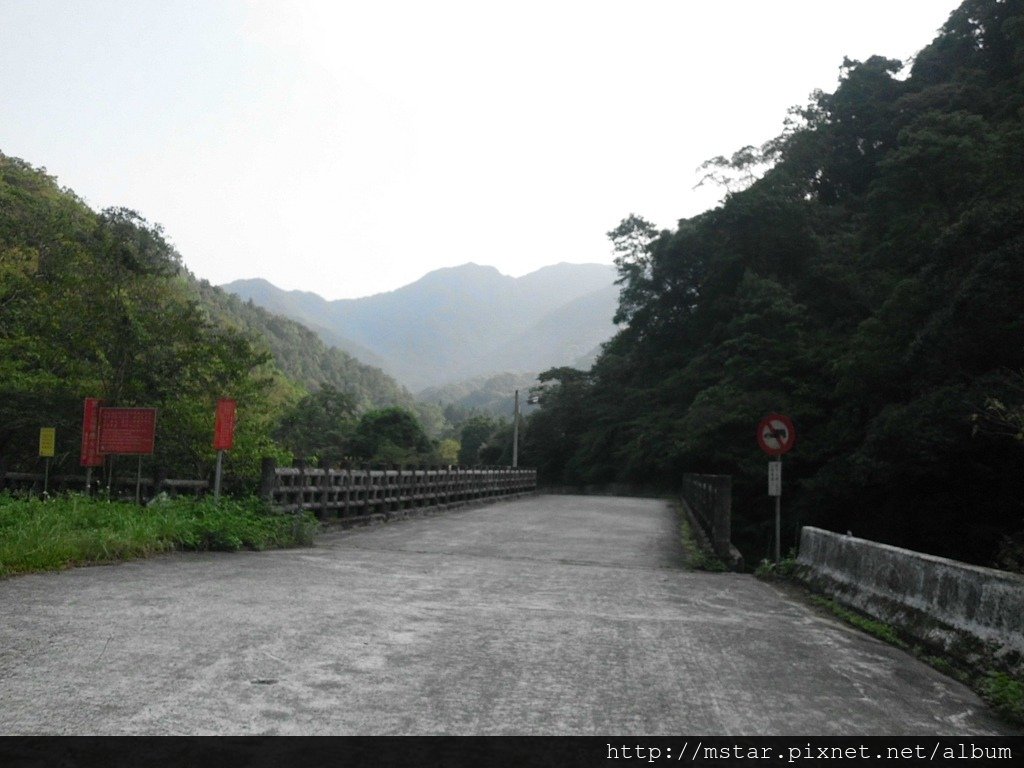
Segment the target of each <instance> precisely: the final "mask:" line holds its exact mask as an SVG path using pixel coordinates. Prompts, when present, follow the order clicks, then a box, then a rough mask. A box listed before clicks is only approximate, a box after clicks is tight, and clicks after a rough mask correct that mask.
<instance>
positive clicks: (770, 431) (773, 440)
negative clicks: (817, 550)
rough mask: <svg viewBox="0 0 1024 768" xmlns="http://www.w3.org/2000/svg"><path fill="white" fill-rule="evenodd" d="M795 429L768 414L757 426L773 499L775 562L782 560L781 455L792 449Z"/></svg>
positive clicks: (783, 419)
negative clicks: (766, 458) (767, 459)
mask: <svg viewBox="0 0 1024 768" xmlns="http://www.w3.org/2000/svg"><path fill="white" fill-rule="evenodd" d="M795 442H796V429H795V428H794V427H793V422H792V421H791V420H790V418H789V417H788V416H783V415H782V414H781V413H769V414H768V415H767V416H765V417H764V418H763V419H761V421H760V422H759V423H758V425H757V444H758V446H759V447H760V448H761V450H762V451H764V452H765V453H767V454H768V455H769V456H771V457H773V458H774V459H775V461H769V462H768V495H769V496H774V497H775V562H776V563H778V562H780V561H781V560H782V454H784V453H788V452H789V451H791V450H792V449H793V444H794V443H795Z"/></svg>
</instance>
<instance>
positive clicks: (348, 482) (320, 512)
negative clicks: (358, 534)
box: [260, 459, 537, 520]
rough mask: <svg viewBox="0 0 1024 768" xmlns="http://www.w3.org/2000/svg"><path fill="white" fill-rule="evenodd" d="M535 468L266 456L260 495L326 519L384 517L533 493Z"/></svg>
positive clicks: (294, 509)
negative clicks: (324, 463)
mask: <svg viewBox="0 0 1024 768" xmlns="http://www.w3.org/2000/svg"><path fill="white" fill-rule="evenodd" d="M536 488H537V471H536V470H535V469H512V468H511V467H486V468H476V467H471V468H465V467H440V468H434V469H319V468H310V467H304V466H298V467H278V466H277V465H276V464H275V463H274V461H273V460H272V459H265V460H264V462H263V470H262V479H261V482H260V495H261V496H262V497H263V498H264V499H266V500H267V501H269V502H270V503H271V504H272V505H274V506H275V507H278V508H280V509H284V510H289V511H299V510H309V511H311V512H314V513H316V515H317V517H319V518H320V519H321V520H330V519H352V518H366V519H368V520H369V519H373V518H381V517H388V516H390V515H394V514H395V513H398V512H400V511H402V510H411V509H418V508H447V507H451V506H458V505H461V504H466V503H470V502H473V501H480V500H484V499H489V498H496V497H502V496H515V495H519V494H523V493H531V492H533V491H535V490H536Z"/></svg>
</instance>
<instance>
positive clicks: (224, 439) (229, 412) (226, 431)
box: [213, 398, 235, 451]
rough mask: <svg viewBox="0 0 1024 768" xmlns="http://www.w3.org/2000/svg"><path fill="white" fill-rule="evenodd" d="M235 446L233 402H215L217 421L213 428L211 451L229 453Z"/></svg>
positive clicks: (227, 400)
mask: <svg viewBox="0 0 1024 768" xmlns="http://www.w3.org/2000/svg"><path fill="white" fill-rule="evenodd" d="M234 444H235V401H234V400H229V399H227V398H221V399H220V400H218V401H217V421H216V423H215V424H214V426H213V449H214V450H215V451H230V450H231V448H232V446H233V445H234Z"/></svg>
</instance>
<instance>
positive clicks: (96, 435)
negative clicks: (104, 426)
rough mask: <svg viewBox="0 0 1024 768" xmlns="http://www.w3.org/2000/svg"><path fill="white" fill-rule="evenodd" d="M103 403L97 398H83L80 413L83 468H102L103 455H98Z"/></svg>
mask: <svg viewBox="0 0 1024 768" xmlns="http://www.w3.org/2000/svg"><path fill="white" fill-rule="evenodd" d="M102 404H103V401H102V400H100V399H99V398H98V397H87V398H85V408H84V410H83V413H82V458H81V464H82V466H83V467H102V466H103V454H101V453H100V406H101V405H102Z"/></svg>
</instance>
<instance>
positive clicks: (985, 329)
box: [527, 0, 1024, 564]
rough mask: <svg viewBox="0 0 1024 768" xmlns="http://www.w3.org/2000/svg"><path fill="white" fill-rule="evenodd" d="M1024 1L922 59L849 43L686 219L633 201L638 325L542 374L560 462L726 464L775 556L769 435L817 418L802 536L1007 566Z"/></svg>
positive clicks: (534, 433) (631, 311)
mask: <svg viewBox="0 0 1024 768" xmlns="http://www.w3.org/2000/svg"><path fill="white" fill-rule="evenodd" d="M1022 5H1024V4H1022V3H1021V2H1019V0H1005V1H1002V2H1001V1H999V0H968V2H966V3H964V5H963V6H961V7H960V8H959V9H958V10H957V11H955V12H954V13H953V14H952V15H951V17H950V19H949V21H948V23H947V24H946V25H945V27H944V28H943V30H942V31H941V34H940V35H939V37H938V38H937V39H936V40H935V41H934V42H933V43H932V44H931V45H930V46H928V47H927V48H925V49H924V50H923V51H921V53H920V54H919V55H918V56H917V58H916V59H915V61H914V63H913V66H912V67H911V68H910V70H909V76H905V74H901V68H902V65H901V63H900V62H897V61H893V60H890V59H885V58H881V57H872V58H869V59H868V60H866V61H863V62H860V61H850V60H846V61H844V63H843V66H842V69H841V81H840V84H839V87H838V88H837V89H836V91H835V92H834V93H831V94H826V93H816V94H814V95H813V96H812V100H811V103H810V104H809V105H807V106H806V107H805V108H803V109H799V110H795V111H794V113H793V119H792V120H791V121H790V123H789V125H788V126H787V129H786V131H785V132H784V133H783V134H782V135H781V136H779V137H778V138H777V139H775V140H773V141H771V142H768V143H767V144H766V145H765V146H763V147H761V148H758V149H751V148H747V149H746V150H745V151H741V152H739V153H737V154H736V155H734V156H733V158H731V159H729V160H725V159H722V158H717V159H716V161H712V163H711V165H713V166H715V167H716V168H717V169H718V170H719V171H723V172H724V171H728V172H730V173H732V175H733V176H740V177H742V176H743V174H744V171H745V170H750V169H752V168H754V167H755V166H756V168H757V169H758V171H759V173H760V178H757V180H756V181H754V180H753V176H754V175H756V174H753V173H751V174H750V178H749V179H747V181H746V182H745V183H742V184H738V185H737V186H734V187H733V188H732V190H733V191H731V192H729V193H728V194H727V195H726V197H725V200H724V202H723V204H722V205H721V206H720V207H718V208H716V209H714V210H711V211H708V212H706V213H704V214H702V215H700V216H696V217H694V218H692V219H686V220H682V221H680V222H679V225H678V227H677V228H676V229H675V230H674V231H665V232H661V233H656V232H654V231H653V228H651V227H650V225H649V224H647V223H646V222H644V221H643V220H642V219H641V218H640V217H637V216H632V215H631V216H630V217H628V218H627V219H625V220H624V221H623V222H622V224H621V225H620V226H619V227H618V228H617V229H615V230H613V231H612V232H611V233H609V235H610V237H611V238H612V241H613V245H614V248H615V251H616V254H617V264H618V267H619V273H620V282H621V284H622V299H621V304H620V310H619V318H620V319H621V320H625V321H627V325H626V327H624V328H623V329H622V330H621V332H620V333H619V334H618V335H617V336H616V337H615V338H614V339H613V340H612V341H611V342H609V343H608V344H607V345H606V346H605V348H604V351H603V354H602V355H601V356H600V358H599V359H598V361H597V362H596V364H595V365H594V367H593V368H592V369H591V370H590V371H586V372H582V371H572V370H567V369H559V370H555V371H550V372H547V373H546V374H544V375H542V377H541V378H542V379H544V380H546V383H545V384H544V385H543V389H544V406H543V408H542V410H541V412H540V413H538V414H537V415H536V416H534V417H533V418H532V420H531V423H530V425H529V430H528V434H527V458H528V459H529V460H530V461H532V462H535V463H536V464H537V466H538V467H539V468H540V469H541V471H542V476H543V477H544V478H546V479H547V480H548V481H551V482H559V483H561V482H576V483H591V482H607V481H612V480H617V481H632V482H643V483H648V482H652V481H653V482H659V483H661V484H663V485H664V486H666V487H676V486H677V484H678V482H679V479H680V476H681V474H682V473H684V472H691V471H697V472H724V473H730V474H733V475H734V477H735V483H736V494H735V497H734V498H735V512H736V517H737V520H736V523H735V528H736V531H737V535H738V537H739V540H740V542H741V545H742V546H743V548H744V549H745V550H746V552H747V555H748V557H753V558H756V557H761V556H764V555H765V554H766V553H767V552H769V551H770V537H771V525H770V521H771V515H770V506H769V502H768V499H767V497H766V495H765V478H764V476H765V457H764V455H763V454H761V453H760V452H759V451H758V449H757V447H756V445H755V443H754V436H753V432H754V426H755V425H756V423H757V421H758V419H759V418H760V417H761V416H763V415H764V414H765V413H767V412H770V411H781V412H785V413H788V414H789V415H791V416H792V418H793V419H794V421H795V422H796V426H797V430H798V433H799V436H800V437H799V443H798V447H797V449H796V450H795V451H794V452H793V453H792V454H791V455H790V456H788V457H787V459H786V462H785V465H786V469H785V481H784V489H785V490H784V493H785V496H784V499H783V504H784V509H785V517H786V522H787V532H786V536H785V540H784V542H783V547H784V549H788V548H789V547H790V546H792V545H793V544H794V543H795V535H796V531H797V529H798V528H797V527H798V525H800V524H806V523H812V524H816V525H822V526H825V527H828V528H832V529H836V530H842V531H846V530H852V531H853V532H854V533H855V534H858V535H862V536H865V537H869V538H875V539H880V540H883V541H888V542H891V543H895V544H898V545H904V546H909V547H913V548H917V549H923V550H925V551H929V552H933V553H936V554H942V555H950V556H954V557H960V558H966V559H971V560H974V561H977V562H983V563H987V564H988V563H991V562H993V561H994V560H995V559H996V558H997V553H998V552H999V550H1000V547H1001V546H1004V549H1005V544H1006V541H1007V537H1012V536H1014V535H1018V536H1019V535H1020V534H1019V532H1020V531H1021V530H1022V529H1024V472H1022V471H1021V470H1022V467H1024V446H1022V444H1021V443H1020V442H1019V441H1015V440H1014V439H1013V438H1012V436H1010V435H1008V434H1006V432H1007V430H1002V431H1000V430H999V429H983V428H978V426H979V424H980V425H982V426H984V424H986V423H988V424H991V423H992V421H993V419H995V418H997V417H998V416H999V414H998V413H996V412H995V411H994V410H993V409H994V408H995V409H998V408H1002V409H1003V411H1002V414H1003V423H1004V424H1005V423H1013V422H1012V419H1013V417H1014V414H1016V413H1019V412H1020V410H1019V409H1020V408H1021V407H1022V406H1024V399H1022V391H1021V388H1020V386H1019V372H1020V371H1021V370H1024V291H1022V290H1021V286H1024V8H1022ZM649 119H653V120H656V119H657V113H656V111H655V112H652V113H651V114H650V115H649ZM994 404H996V405H994ZM985 414H988V417H987V421H986V418H985ZM979 418H981V421H979Z"/></svg>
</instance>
